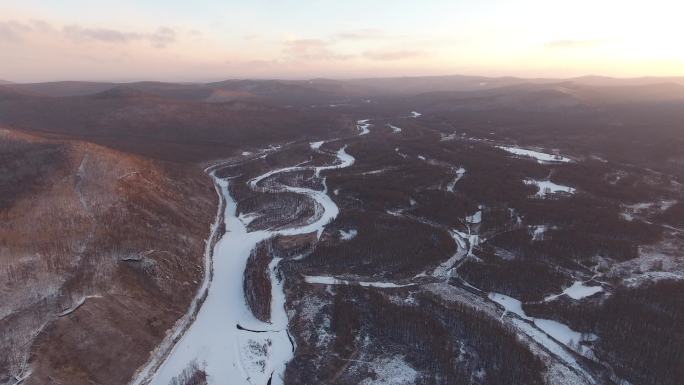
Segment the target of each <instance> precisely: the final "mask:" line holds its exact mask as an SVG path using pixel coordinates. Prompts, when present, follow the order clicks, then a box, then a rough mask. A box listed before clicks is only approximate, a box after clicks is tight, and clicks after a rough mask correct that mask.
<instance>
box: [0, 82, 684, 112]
mask: <svg viewBox="0 0 684 385" xmlns="http://www.w3.org/2000/svg"><path fill="white" fill-rule="evenodd" d="M562 83H568V84H575V85H578V86H591V87H628V86H632V87H636V86H646V85H655V84H677V85H682V86H684V77H639V78H611V77H604V76H583V77H575V78H566V79H554V78H518V77H485V76H468V75H451V76H418V77H388V78H366V79H349V80H335V79H310V80H278V79H265V80H254V79H229V80H224V81H219V82H209V83H173V82H155V81H141V82H131V83H115V82H87V81H58V82H45V83H21V84H18V83H11V82H4V81H0V84H5V85H9V86H11V87H12V88H14V89H16V90H19V91H28V92H31V93H35V94H40V95H44V96H52V97H67V96H85V95H91V94H97V93H100V92H104V91H107V90H109V89H112V88H115V87H122V86H125V87H127V88H129V89H131V90H132V89H136V90H139V91H143V92H147V93H149V94H156V95H158V96H162V97H166V98H174V99H183V100H194V101H206V102H225V101H232V100H244V99H262V100H273V101H277V102H283V103H284V102H286V101H290V102H292V103H293V104H301V105H306V104H325V103H332V102H336V101H340V100H342V99H345V98H358V97H386V96H412V95H418V94H422V93H427V92H447V91H463V92H466V91H482V90H489V89H496V88H501V87H510V86H516V85H523V84H538V85H551V84H562Z"/></svg>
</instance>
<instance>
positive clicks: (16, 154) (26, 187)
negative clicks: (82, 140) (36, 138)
mask: <svg viewBox="0 0 684 385" xmlns="http://www.w3.org/2000/svg"><path fill="white" fill-rule="evenodd" d="M67 161H68V153H67V149H66V147H65V146H63V145H61V144H58V143H32V142H25V141H15V140H12V139H9V138H2V140H0V210H4V209H7V208H9V207H10V206H11V205H12V203H13V202H14V201H15V200H17V199H18V198H19V197H21V196H24V195H27V194H30V193H31V192H33V191H35V190H36V188H37V187H39V186H40V185H41V184H43V183H45V181H47V180H48V177H49V174H52V173H56V172H60V170H61V169H62V168H63V166H64V164H65V163H66V162H67Z"/></svg>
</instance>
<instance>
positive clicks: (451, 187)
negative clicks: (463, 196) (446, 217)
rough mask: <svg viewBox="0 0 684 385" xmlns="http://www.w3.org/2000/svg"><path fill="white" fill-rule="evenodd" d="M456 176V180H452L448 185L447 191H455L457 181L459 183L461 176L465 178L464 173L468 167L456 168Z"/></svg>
mask: <svg viewBox="0 0 684 385" xmlns="http://www.w3.org/2000/svg"><path fill="white" fill-rule="evenodd" d="M455 173H456V176H455V177H454V180H452V181H451V182H450V183H449V184H448V185H447V188H446V189H447V191H448V192H454V188H455V187H456V183H458V181H459V180H461V178H463V175H465V173H466V169H465V168H463V167H459V168H457V169H456V170H455Z"/></svg>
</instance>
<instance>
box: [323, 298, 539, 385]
mask: <svg viewBox="0 0 684 385" xmlns="http://www.w3.org/2000/svg"><path fill="white" fill-rule="evenodd" d="M405 294H407V293H402V294H399V295H400V296H402V295H405ZM418 300H419V306H401V305H398V304H396V303H393V302H392V301H389V300H388V299H387V298H386V297H385V296H384V295H383V294H380V293H379V292H378V291H377V290H373V289H363V288H358V287H343V288H340V289H338V291H337V293H336V296H335V302H334V308H333V322H332V329H333V331H334V333H335V338H336V341H335V349H334V352H335V355H336V356H337V357H339V358H340V359H352V358H353V356H354V353H355V352H356V351H358V350H359V349H361V350H364V353H365V354H369V355H371V356H374V355H381V356H382V355H385V356H387V355H393V354H401V355H403V356H404V357H405V359H406V360H407V362H408V363H410V364H411V366H412V367H414V368H416V369H417V370H419V371H420V372H421V374H422V375H421V376H420V377H419V378H420V380H419V382H418V384H466V383H478V384H483V385H484V384H543V380H542V378H541V373H542V372H543V364H542V363H541V362H540V361H539V359H537V358H536V357H535V356H534V355H533V354H532V353H531V352H530V351H529V350H528V349H527V348H526V347H525V346H524V345H523V344H522V343H521V342H519V341H518V340H517V338H516V336H515V334H514V333H513V332H511V331H510V330H507V329H506V328H505V327H504V326H503V325H502V324H501V323H500V322H498V321H497V320H496V319H491V317H488V316H486V315H484V314H482V313H479V312H477V311H475V310H473V309H472V308H470V307H467V306H465V305H461V304H453V303H446V302H444V301H441V300H439V299H438V298H436V297H433V296H431V295H423V294H421V295H419V297H418ZM366 335H367V336H368V337H369V338H370V339H371V340H372V341H373V343H372V344H371V345H367V344H366V345H364V344H363V338H364V337H363V336H366ZM357 336H358V337H357ZM350 378H353V375H350Z"/></svg>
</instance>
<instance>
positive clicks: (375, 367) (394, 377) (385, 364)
mask: <svg viewBox="0 0 684 385" xmlns="http://www.w3.org/2000/svg"><path fill="white" fill-rule="evenodd" d="M370 366H371V368H372V369H371V370H372V371H373V372H374V373H375V378H365V379H364V380H363V381H361V383H360V385H412V384H415V383H416V379H417V378H418V372H417V371H416V370H415V369H413V368H412V367H411V366H410V365H409V364H408V363H406V361H405V360H404V357H402V356H394V357H392V358H376V359H374V360H373V361H372V362H371V364H370Z"/></svg>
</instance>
